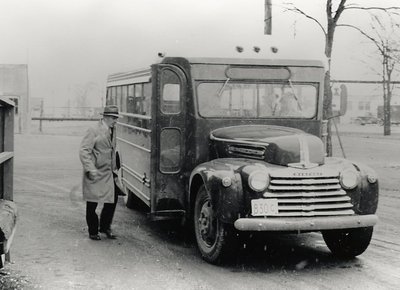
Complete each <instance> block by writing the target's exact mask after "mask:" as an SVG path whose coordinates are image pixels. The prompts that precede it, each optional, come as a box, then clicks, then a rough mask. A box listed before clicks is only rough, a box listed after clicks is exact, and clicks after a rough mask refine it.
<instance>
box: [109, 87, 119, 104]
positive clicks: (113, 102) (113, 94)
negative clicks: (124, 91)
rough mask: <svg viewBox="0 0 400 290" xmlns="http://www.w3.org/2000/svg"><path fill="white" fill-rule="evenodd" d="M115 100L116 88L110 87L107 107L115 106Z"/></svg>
mask: <svg viewBox="0 0 400 290" xmlns="http://www.w3.org/2000/svg"><path fill="white" fill-rule="evenodd" d="M116 98H117V88H116V87H111V96H110V98H109V99H108V105H115V104H116Z"/></svg>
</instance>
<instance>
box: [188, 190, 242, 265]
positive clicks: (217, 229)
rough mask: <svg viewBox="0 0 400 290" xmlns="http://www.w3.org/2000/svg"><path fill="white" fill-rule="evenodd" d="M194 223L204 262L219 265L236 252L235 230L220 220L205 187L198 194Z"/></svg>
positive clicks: (198, 245)
mask: <svg viewBox="0 0 400 290" xmlns="http://www.w3.org/2000/svg"><path fill="white" fill-rule="evenodd" d="M193 222H194V231H195V237H196V242H197V247H198V249H199V251H200V253H201V255H202V257H203V259H204V260H206V261H207V262H210V263H218V262H220V261H222V260H223V259H225V258H227V257H228V255H229V254H230V253H232V252H234V250H235V248H236V247H235V246H236V243H235V241H234V239H233V235H234V230H233V228H231V226H230V225H228V224H224V223H223V222H221V221H219V220H218V218H217V217H216V214H215V205H213V204H212V200H211V196H210V195H209V193H208V192H207V190H206V188H205V187H204V185H202V186H200V188H199V190H198V192H197V196H196V201H195V204H194V217H193Z"/></svg>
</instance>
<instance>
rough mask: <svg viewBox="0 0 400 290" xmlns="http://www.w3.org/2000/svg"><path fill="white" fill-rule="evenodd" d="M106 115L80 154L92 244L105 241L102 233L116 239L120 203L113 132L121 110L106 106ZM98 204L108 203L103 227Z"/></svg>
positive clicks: (90, 132)
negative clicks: (115, 222)
mask: <svg viewBox="0 0 400 290" xmlns="http://www.w3.org/2000/svg"><path fill="white" fill-rule="evenodd" d="M102 115H103V118H102V119H101V120H100V121H99V123H98V124H97V125H96V126H94V127H92V128H89V129H88V130H87V132H86V135H85V137H84V138H83V140H82V142H81V145H80V150H79V157H80V160H81V162H82V165H83V183H82V189H83V199H84V200H85V201H86V222H87V225H88V228H89V229H88V230H89V238H90V239H92V240H101V238H100V236H99V232H100V233H104V234H106V236H107V237H108V238H109V239H115V238H116V236H115V235H114V234H113V233H112V231H111V223H112V219H113V217H114V212H115V207H116V205H117V200H118V195H117V193H116V191H115V185H114V174H113V172H115V171H116V169H117V168H116V167H117V166H116V158H115V144H116V141H115V134H114V132H113V131H114V125H115V123H116V122H117V119H118V117H119V114H118V107H117V106H106V107H105V108H104V112H103V114H102ZM98 203H104V206H103V209H102V211H101V214H100V224H99V219H98V216H97V214H96V208H97V204H98ZM99 226H100V227H99Z"/></svg>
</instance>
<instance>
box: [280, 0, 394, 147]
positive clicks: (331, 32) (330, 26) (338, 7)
mask: <svg viewBox="0 0 400 290" xmlns="http://www.w3.org/2000/svg"><path fill="white" fill-rule="evenodd" d="M335 2H336V4H334V3H333V1H332V0H326V6H325V7H326V10H325V14H326V20H327V21H326V24H323V23H322V22H321V21H319V20H318V19H317V18H315V17H313V16H312V15H310V14H308V13H306V12H305V11H303V10H301V9H300V8H298V7H296V6H295V5H294V4H293V3H286V10H287V11H291V12H295V13H298V14H300V15H302V16H304V17H306V18H307V19H310V20H311V21H313V22H315V23H316V24H317V25H318V26H319V27H320V28H321V30H322V32H323V34H324V37H325V56H326V58H327V61H328V68H327V71H326V74H325V98H324V106H323V107H324V117H325V118H329V117H330V116H332V90H331V75H330V71H331V57H332V49H333V43H334V36H335V32H336V28H338V27H352V28H356V29H357V30H358V31H360V32H361V31H362V30H361V29H360V28H358V27H357V26H354V25H351V24H345V23H340V22H339V21H340V20H341V19H342V15H343V13H344V12H345V11H349V10H360V11H363V12H368V13H369V12H371V11H382V12H385V13H386V14H388V15H390V14H391V13H392V14H397V12H396V11H398V10H399V9H400V7H386V8H384V7H362V6H359V5H357V4H354V3H352V4H351V3H347V0H338V1H335ZM386 81H388V80H386ZM389 86H390V83H389ZM327 141H328V142H327V152H328V154H329V155H331V154H332V140H331V126H330V124H329V126H328V140H327Z"/></svg>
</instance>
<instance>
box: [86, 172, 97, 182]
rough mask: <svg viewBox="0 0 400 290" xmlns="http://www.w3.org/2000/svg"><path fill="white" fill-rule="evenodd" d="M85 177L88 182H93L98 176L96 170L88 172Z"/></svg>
mask: <svg viewBox="0 0 400 290" xmlns="http://www.w3.org/2000/svg"><path fill="white" fill-rule="evenodd" d="M86 176H87V177H88V178H89V179H90V180H95V179H96V178H97V177H98V176H99V172H98V171H97V170H90V171H88V172H86Z"/></svg>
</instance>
